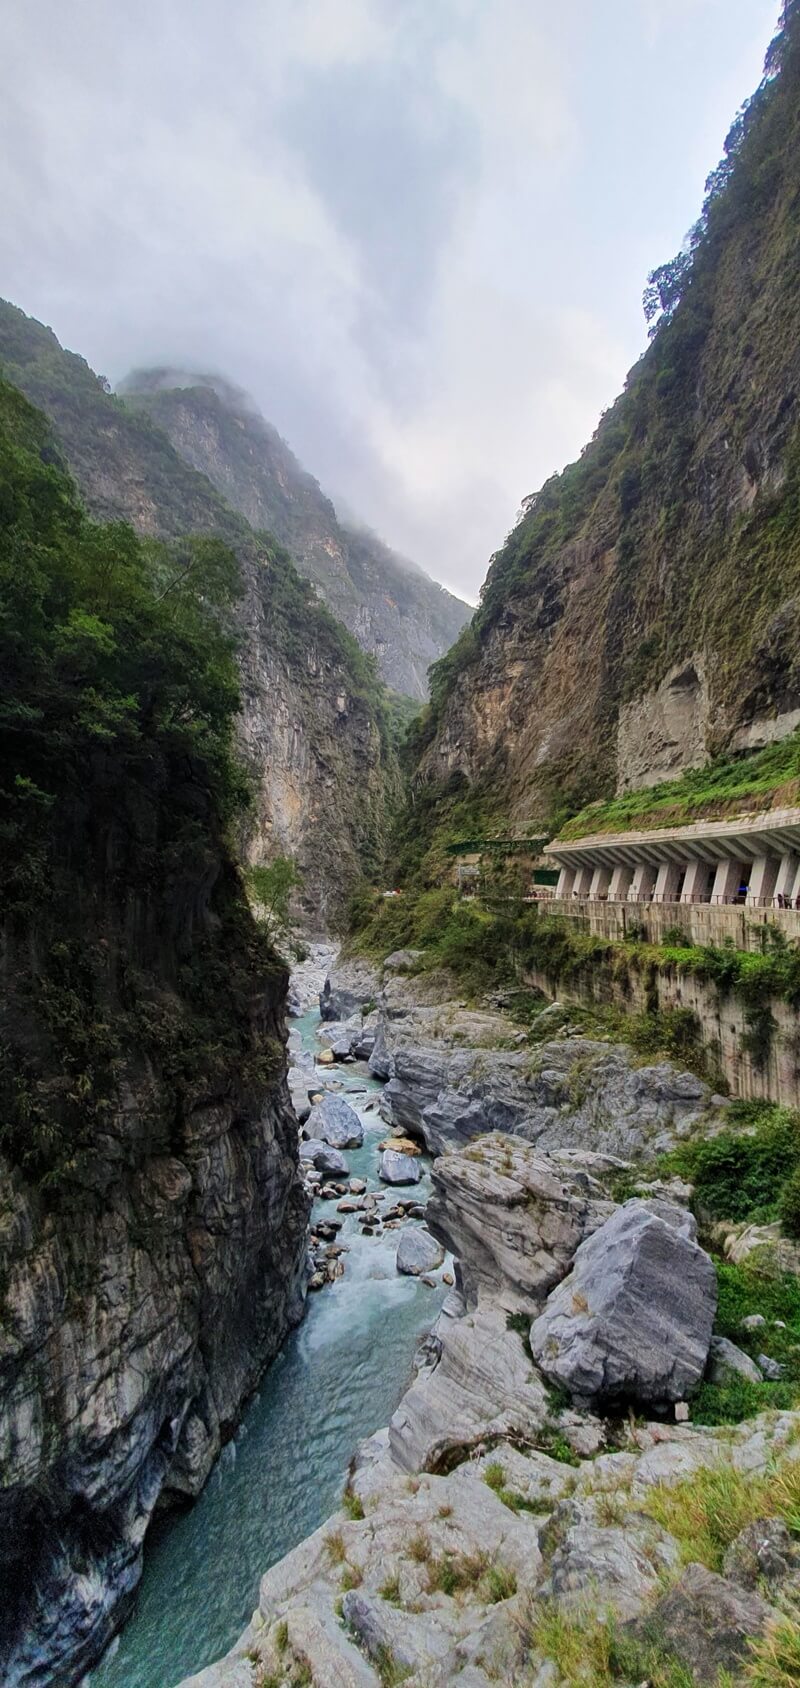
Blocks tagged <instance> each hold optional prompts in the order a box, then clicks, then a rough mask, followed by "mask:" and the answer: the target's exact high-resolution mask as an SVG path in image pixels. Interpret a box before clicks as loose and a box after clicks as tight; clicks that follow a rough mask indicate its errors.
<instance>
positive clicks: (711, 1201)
mask: <svg viewBox="0 0 800 1688" xmlns="http://www.w3.org/2000/svg"><path fill="white" fill-rule="evenodd" d="M729 1117H730V1119H731V1121H732V1122H733V1124H734V1126H738V1129H734V1130H727V1131H722V1132H720V1133H719V1135H717V1136H715V1137H710V1138H706V1139H705V1140H698V1141H695V1142H691V1143H685V1144H682V1145H681V1146H680V1147H679V1148H678V1149H675V1150H674V1151H673V1152H672V1153H671V1154H670V1155H668V1156H667V1157H666V1158H665V1160H664V1161H663V1162H662V1166H663V1167H664V1170H665V1171H667V1172H677V1173H678V1174H679V1175H680V1176H681V1177H682V1178H687V1179H689V1181H690V1182H691V1183H692V1184H693V1185H694V1187H695V1199H696V1203H697V1206H698V1208H699V1209H700V1210H701V1211H702V1212H704V1213H706V1214H707V1215H708V1216H709V1218H711V1219H730V1220H733V1221H739V1220H747V1221H748V1222H753V1221H761V1222H767V1223H769V1222H770V1221H772V1220H775V1219H777V1218H778V1217H779V1215H780V1214H781V1207H782V1203H783V1196H784V1191H785V1190H786V1188H787V1185H789V1186H791V1184H792V1181H793V1180H795V1186H794V1187H795V1189H798V1188H800V1185H798V1183H797V1177H798V1174H800V1114H798V1113H796V1112H795V1111H794V1110H793V1109H789V1108H781V1107H777V1106H773V1105H771V1104H770V1103H733V1104H732V1105H731V1108H730V1115H729ZM785 1212H786V1217H787V1218H788V1220H789V1225H788V1226H787V1229H788V1230H789V1234H790V1235H796V1236H800V1208H799V1210H798V1212H797V1213H796V1214H795V1212H794V1207H793V1201H792V1192H791V1188H790V1189H789V1191H788V1193H787V1201H786V1203H785ZM795 1220H796V1229H794V1230H792V1229H791V1226H792V1224H793V1222H795Z"/></svg>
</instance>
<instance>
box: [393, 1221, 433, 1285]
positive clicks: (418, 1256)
mask: <svg viewBox="0 0 800 1688" xmlns="http://www.w3.org/2000/svg"><path fill="white" fill-rule="evenodd" d="M443 1260H444V1249H443V1248H442V1245H441V1243H438V1242H437V1241H436V1238H435V1237H432V1236H431V1234H430V1231H426V1230H425V1229H424V1227H423V1226H422V1225H410V1226H409V1227H408V1229H407V1230H405V1231H404V1232H403V1235H402V1236H401V1238H400V1242H399V1244H398V1247H397V1260H396V1264H397V1270H398V1272H402V1273H403V1274H404V1276H405V1277H407V1278H418V1277H419V1276H420V1274H421V1273H422V1272H435V1271H436V1268H437V1266H441V1264H442V1261H443Z"/></svg>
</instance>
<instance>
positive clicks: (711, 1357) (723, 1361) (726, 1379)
mask: <svg viewBox="0 0 800 1688" xmlns="http://www.w3.org/2000/svg"><path fill="white" fill-rule="evenodd" d="M706 1377H707V1378H708V1381H709V1383H719V1384H726V1383H735V1382H736V1381H737V1379H743V1380H744V1382H745V1383H763V1381H764V1379H763V1377H762V1375H761V1372H760V1371H759V1369H758V1366H757V1365H756V1362H755V1360H751V1358H750V1355H749V1354H745V1352H744V1350H743V1349H742V1348H737V1346H736V1343H735V1342H729V1341H728V1338H727V1336H712V1338H711V1346H710V1348H709V1351H708V1366H707V1368H706Z"/></svg>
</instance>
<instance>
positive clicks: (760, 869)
mask: <svg viewBox="0 0 800 1688" xmlns="http://www.w3.org/2000/svg"><path fill="white" fill-rule="evenodd" d="M780 865H781V864H780V861H779V859H778V857H777V856H756V859H755V861H754V863H753V870H752V873H751V874H750V889H749V891H748V893H747V901H748V903H752V904H754V905H755V906H756V907H758V905H759V904H766V906H767V907H768V908H771V907H772V898H773V895H774V892H775V881H776V879H777V877H778V868H779V867H780Z"/></svg>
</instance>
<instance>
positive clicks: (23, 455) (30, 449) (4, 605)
mask: <svg viewBox="0 0 800 1688" xmlns="http://www.w3.org/2000/svg"><path fill="white" fill-rule="evenodd" d="M0 487H1V488H2V492H1V493H0V672H1V673H2V691H0V765H1V766H2V770H3V773H2V781H1V782H0V880H1V881H2V884H3V915H2V920H3V958H4V990H3V1004H2V1016H1V1018H0V1037H1V1039H2V1043H1V1046H0V1084H1V1085H2V1128H1V1129H0V1147H3V1148H5V1149H6V1150H8V1151H9V1152H10V1153H11V1156H12V1158H13V1159H14V1160H15V1161H16V1162H17V1163H18V1164H20V1165H23V1166H25V1167H27V1168H28V1170H29V1171H31V1172H33V1173H35V1174H36V1175H37V1176H38V1177H39V1178H40V1179H42V1180H45V1181H49V1182H50V1183H51V1184H52V1183H56V1184H58V1183H61V1182H62V1181H63V1179H64V1178H69V1177H70V1176H71V1175H72V1176H80V1172H81V1166H82V1164H83V1160H84V1157H85V1155H86V1154H87V1153H88V1152H89V1151H90V1149H91V1144H92V1138H93V1135H94V1133H96V1132H97V1131H99V1130H108V1129H111V1127H112V1124H113V1121H114V1119H115V1117H117V1116H118V1115H119V1111H120V1108H121V1106H122V1103H121V1091H122V1090H124V1088H125V1087H126V1086H127V1087H128V1090H129V1091H131V1089H138V1090H139V1092H140V1094H141V1096H142V1097H144V1098H145V1100H144V1101H143V1102H142V1104H141V1105H142V1107H143V1109H144V1111H145V1113H146V1112H147V1108H148V1106H149V1107H150V1108H151V1110H152V1121H151V1129H152V1130H153V1131H158V1132H159V1133H163V1132H164V1131H165V1130H166V1133H167V1137H169V1131H170V1129H173V1128H176V1127H177V1125H178V1124H179V1119H180V1115H181V1110H182V1109H183V1108H184V1107H186V1106H189V1105H191V1097H192V1096H195V1097H197V1096H200V1095H202V1094H203V1092H204V1090H205V1091H206V1092H209V1091H210V1092H211V1093H212V1094H215V1093H225V1092H226V1091H227V1089H228V1088H229V1087H230V1085H231V1083H232V1082H235V1083H236V1085H237V1086H238V1087H239V1090H240V1093H241V1094H247V1093H258V1091H259V1087H261V1086H263V1084H264V1082H265V1081H266V1080H268V1079H269V1078H270V1077H274V1076H275V1074H276V1073H277V1072H278V1071H279V1070H280V1065H281V1058H282V1056H281V1050H280V1047H279V1045H277V1044H276V1043H275V1042H274V1040H270V1038H269V1037H268V1036H266V1035H263V1034H264V1032H265V1025H264V1023H263V1017H261V1018H260V1017H259V1011H258V1009H257V1007H256V1006H255V1005H256V1004H257V1002H258V1000H259V992H260V993H261V995H262V997H263V993H264V987H265V981H266V979H267V978H268V977H270V976H273V977H275V978H280V976H281V970H280V968H279V965H278V963H277V962H276V959H275V957H274V955H273V953H272V951H271V949H270V947H269V945H268V944H267V943H266V942H264V941H263V940H262V939H261V938H260V937H259V934H258V932H257V930H256V928H255V925H254V923H253V922H252V920H251V918H250V915H249V912H248V909H247V903H246V899H245V896H244V892H243V888H242V885H241V881H240V878H239V874H238V872H237V870H236V869H235V867H234V866H233V862H232V858H231V856H230V853H229V851H228V847H227V843H226V838H227V833H228V830H229V827H230V825H231V822H232V821H233V819H234V817H235V816H236V815H237V814H238V813H239V812H240V810H241V809H242V807H243V806H244V805H245V804H246V803H247V801H248V788H247V783H246V781H245V778H244V776H243V773H242V771H241V769H240V767H239V765H238V763H237V760H236V758H235V755H234V751H233V741H232V728H233V720H234V716H235V713H236V710H237V708H238V702H239V693H238V678H237V669H236V662H235V656H234V641H233V637H232V633H231V610H232V605H233V602H234V599H235V596H236V594H237V591H238V568H237V565H236V562H235V559H234V558H233V556H232V554H231V553H230V552H229V551H228V550H226V548H225V547H224V546H223V545H222V544H221V542H220V541H218V540H215V539H211V538H198V539H194V540H190V541H183V542H174V543H170V544H157V543H155V542H151V543H145V542H142V541H141V540H139V539H137V538H136V536H135V535H134V534H133V532H132V531H131V530H130V529H129V528H127V527H125V526H124V525H123V524H121V523H118V524H114V525H111V526H107V527H100V526H98V525H97V524H95V523H93V522H91V521H90V520H89V519H88V518H87V517H86V515H85V514H84V512H83V510H82V508H81V506H80V504H79V501H78V498H77V496H76V493H75V489H74V487H73V486H72V483H71V482H70V480H69V479H68V477H67V476H66V475H65V473H64V471H63V469H62V467H61V465H60V462H59V458H58V453H57V451H56V450H55V448H54V446H53V443H52V439H51V436H50V433H49V429H48V427H47V424H46V423H45V420H44V418H43V417H41V416H40V415H39V413H38V412H36V411H35V410H33V409H32V407H31V406H30V405H29V404H28V402H27V401H26V400H25V399H24V398H23V397H22V395H21V394H20V393H18V392H17V391H16V389H15V388H13V387H11V386H9V385H8V384H7V383H6V382H5V381H2V380H0ZM134 1074H136V1077H135V1078H134ZM234 1074H235V1080H234V1078H233V1075H234ZM170 1121H172V1126H170V1123H169V1122H170Z"/></svg>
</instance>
